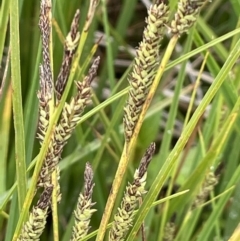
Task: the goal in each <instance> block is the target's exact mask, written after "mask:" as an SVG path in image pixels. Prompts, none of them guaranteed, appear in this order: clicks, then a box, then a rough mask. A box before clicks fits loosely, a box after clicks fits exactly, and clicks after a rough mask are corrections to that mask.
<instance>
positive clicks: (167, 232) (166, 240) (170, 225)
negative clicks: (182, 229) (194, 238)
mask: <svg viewBox="0 0 240 241" xmlns="http://www.w3.org/2000/svg"><path fill="white" fill-rule="evenodd" d="M175 221H176V214H174V215H173V216H172V217H171V220H170V221H169V222H167V223H166V226H165V227H164V235H163V241H173V240H174V237H175V233H176V224H175Z"/></svg>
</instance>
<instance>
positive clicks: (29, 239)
mask: <svg viewBox="0 0 240 241" xmlns="http://www.w3.org/2000/svg"><path fill="white" fill-rule="evenodd" d="M52 190H53V188H52V187H50V186H49V187H47V188H46V189H45V190H44V192H43V193H42V195H41V196H40V199H39V200H38V202H37V205H36V206H35V207H33V210H32V212H31V213H30V215H29V219H28V221H27V222H26V223H25V224H24V226H23V228H22V231H21V234H20V236H19V238H18V239H17V240H18V241H38V240H40V236H41V234H42V232H43V230H44V228H45V225H46V219H47V214H48V208H49V206H50V203H51V195H52Z"/></svg>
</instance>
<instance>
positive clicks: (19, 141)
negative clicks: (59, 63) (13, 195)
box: [10, 0, 27, 210]
mask: <svg viewBox="0 0 240 241" xmlns="http://www.w3.org/2000/svg"><path fill="white" fill-rule="evenodd" d="M10 2H11V5H10V46H11V74H12V91H13V96H12V100H13V117H14V129H15V150H16V152H15V153H16V155H15V158H16V172H17V182H18V205H19V210H21V209H22V206H23V203H24V199H25V197H26V193H27V177H26V162H25V138H24V124H23V110H22V93H21V73H20V49H19V9H18V1H15V0H11V1H10Z"/></svg>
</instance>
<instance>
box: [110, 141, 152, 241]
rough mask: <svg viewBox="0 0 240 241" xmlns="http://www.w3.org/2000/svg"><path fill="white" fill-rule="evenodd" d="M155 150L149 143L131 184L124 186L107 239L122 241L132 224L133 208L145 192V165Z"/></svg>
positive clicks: (146, 165)
mask: <svg viewBox="0 0 240 241" xmlns="http://www.w3.org/2000/svg"><path fill="white" fill-rule="evenodd" d="M154 151H155V144H154V143H151V145H150V146H149V147H148V149H147V151H146V153H145V155H144V156H143V158H142V160H141V163H140V165H139V168H138V169H137V170H136V171H135V174H134V180H133V183H132V184H130V183H129V184H128V186H127V187H126V190H125V193H124V197H123V199H122V202H121V205H120V207H119V208H118V213H117V214H116V215H115V216H114V221H113V224H112V227H111V229H110V232H109V241H120V240H121V241H123V240H124V237H125V235H126V233H127V231H128V230H129V228H130V227H131V225H132V222H133V218H134V210H135V209H136V208H137V206H138V203H139V198H141V197H142V196H143V195H144V194H145V193H146V191H145V184H146V179H147V167H148V165H149V163H150V161H151V159H152V156H153V153H154Z"/></svg>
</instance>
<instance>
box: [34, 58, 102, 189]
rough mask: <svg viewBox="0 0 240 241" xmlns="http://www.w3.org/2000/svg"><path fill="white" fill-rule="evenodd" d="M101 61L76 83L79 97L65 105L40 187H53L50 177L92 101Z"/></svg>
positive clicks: (48, 154) (40, 180)
mask: <svg viewBox="0 0 240 241" xmlns="http://www.w3.org/2000/svg"><path fill="white" fill-rule="evenodd" d="M99 61H100V58H99V57H97V58H96V59H95V60H94V62H93V64H92V66H91V68H90V69H89V72H88V75H87V76H86V77H85V78H84V80H83V82H80V81H77V82H76V86H77V91H78V93H77V95H76V96H75V98H72V99H71V102H70V104H68V103H65V106H64V108H63V111H62V115H61V118H60V122H59V124H58V126H56V128H55V132H54V135H53V138H52V141H51V143H50V145H49V147H48V151H47V155H46V157H45V161H44V164H43V167H42V169H41V173H40V176H39V181H38V187H41V186H48V185H49V184H50V185H51V180H50V176H51V173H52V172H53V171H54V169H55V168H56V166H57V164H58V162H59V159H60V157H61V153H62V150H63V147H64V146H65V144H66V143H67V140H68V139H69V138H70V137H71V134H72V132H73V130H74V128H75V127H76V125H77V123H78V121H79V120H80V118H81V115H82V113H83V111H84V108H85V107H86V106H87V105H88V104H89V103H90V101H91V86H90V85H91V82H92V80H93V78H94V77H95V75H96V72H97V68H98V65H99Z"/></svg>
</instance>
